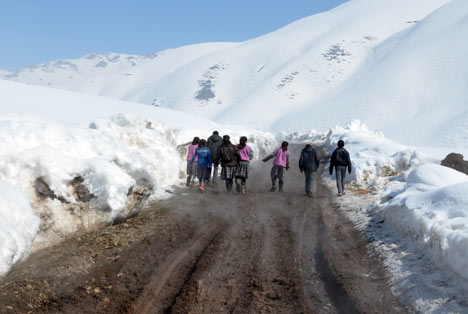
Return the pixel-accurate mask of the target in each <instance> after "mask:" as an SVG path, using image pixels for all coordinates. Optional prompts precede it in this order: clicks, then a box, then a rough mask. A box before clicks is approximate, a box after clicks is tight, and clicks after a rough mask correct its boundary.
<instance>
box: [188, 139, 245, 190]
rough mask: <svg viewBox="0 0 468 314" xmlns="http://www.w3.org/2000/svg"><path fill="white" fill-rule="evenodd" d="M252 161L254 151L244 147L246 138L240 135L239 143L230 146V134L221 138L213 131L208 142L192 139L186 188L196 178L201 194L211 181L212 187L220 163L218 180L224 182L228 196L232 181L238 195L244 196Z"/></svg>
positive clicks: (192, 183)
mask: <svg viewBox="0 0 468 314" xmlns="http://www.w3.org/2000/svg"><path fill="white" fill-rule="evenodd" d="M252 158H253V150H252V148H251V147H250V146H249V145H247V137H245V136H242V137H241V138H240V139H239V144H238V145H234V144H232V143H231V140H230V137H229V135H224V136H223V137H222V139H221V137H220V136H219V133H218V131H214V132H213V135H212V136H210V137H209V138H208V141H206V140H204V139H201V140H200V139H199V138H198V137H195V138H194V139H193V141H192V145H190V147H189V149H188V154H187V183H186V185H187V186H193V185H194V180H195V178H198V180H199V183H200V191H202V192H203V191H205V186H206V184H207V183H209V181H210V179H211V172H213V184H216V181H217V177H218V166H219V165H220V164H221V180H224V181H225V182H226V189H227V191H228V193H232V187H233V185H234V181H235V183H236V190H237V192H238V193H242V194H245V193H246V184H247V179H248V176H249V163H250V161H251V160H252Z"/></svg>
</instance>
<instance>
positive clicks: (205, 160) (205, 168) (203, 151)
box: [191, 139, 213, 192]
mask: <svg viewBox="0 0 468 314" xmlns="http://www.w3.org/2000/svg"><path fill="white" fill-rule="evenodd" d="M196 158H198V163H197V175H198V181H199V182H200V191H201V192H204V191H205V182H206V181H207V180H208V178H209V177H210V173H211V164H212V163H213V160H212V159H211V153H210V149H209V148H208V147H207V146H206V140H204V139H201V140H200V144H199V148H198V149H197V150H196V151H195V154H194V155H193V156H192V159H191V162H194V161H195V159H196Z"/></svg>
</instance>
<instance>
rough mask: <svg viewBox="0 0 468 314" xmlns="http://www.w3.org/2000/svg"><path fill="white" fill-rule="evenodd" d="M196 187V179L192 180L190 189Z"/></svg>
mask: <svg viewBox="0 0 468 314" xmlns="http://www.w3.org/2000/svg"><path fill="white" fill-rule="evenodd" d="M194 186H195V179H192V182H190V188H193V187H194Z"/></svg>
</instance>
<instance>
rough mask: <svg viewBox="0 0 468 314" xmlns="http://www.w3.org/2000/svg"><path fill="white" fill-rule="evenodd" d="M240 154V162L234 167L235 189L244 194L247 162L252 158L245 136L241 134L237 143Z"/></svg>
mask: <svg viewBox="0 0 468 314" xmlns="http://www.w3.org/2000/svg"><path fill="white" fill-rule="evenodd" d="M237 150H238V151H239V155H240V162H239V165H238V166H237V169H236V190H237V193H242V194H245V192H246V191H245V190H246V185H247V178H248V176H249V163H250V161H251V160H252V158H253V151H252V149H251V148H250V146H249V145H247V137H245V136H242V137H241V138H240V140H239V145H237Z"/></svg>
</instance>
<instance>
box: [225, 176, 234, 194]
mask: <svg viewBox="0 0 468 314" xmlns="http://www.w3.org/2000/svg"><path fill="white" fill-rule="evenodd" d="M225 181H226V190H227V191H228V192H232V185H233V180H232V179H226V180H225Z"/></svg>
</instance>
